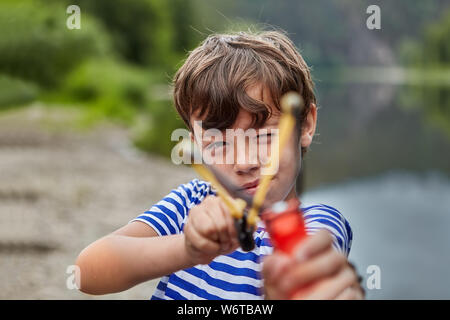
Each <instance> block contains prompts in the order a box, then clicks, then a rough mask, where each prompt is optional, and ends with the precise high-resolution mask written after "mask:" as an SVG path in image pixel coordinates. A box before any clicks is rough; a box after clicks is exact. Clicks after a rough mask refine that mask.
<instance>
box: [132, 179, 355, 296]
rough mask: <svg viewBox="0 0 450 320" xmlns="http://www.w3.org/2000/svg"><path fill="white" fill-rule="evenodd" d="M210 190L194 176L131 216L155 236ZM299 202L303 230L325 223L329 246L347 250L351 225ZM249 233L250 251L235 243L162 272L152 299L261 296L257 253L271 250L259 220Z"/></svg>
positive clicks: (169, 229)
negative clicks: (207, 258)
mask: <svg viewBox="0 0 450 320" xmlns="http://www.w3.org/2000/svg"><path fill="white" fill-rule="evenodd" d="M214 194H215V192H214V191H213V190H212V188H211V185H210V183H208V182H205V181H201V180H198V179H194V180H192V181H190V182H189V183H186V184H182V185H180V186H179V187H178V188H177V189H174V190H172V191H171V192H170V193H169V194H168V195H167V196H166V197H164V198H163V199H162V200H161V201H159V202H158V203H156V204H155V205H154V206H152V207H151V208H150V210H148V211H146V212H145V213H143V214H141V215H139V216H138V217H137V218H135V219H133V220H132V221H142V222H144V223H146V224H148V225H149V226H150V227H152V228H153V229H154V230H155V231H156V232H157V233H158V235H160V236H165V235H173V234H179V233H182V232H183V228H184V225H185V223H186V221H187V216H188V214H189V210H190V209H191V208H192V207H194V206H196V205H198V204H199V203H200V202H202V200H203V199H205V197H207V196H208V195H214ZM301 208H302V210H303V213H304V220H305V225H306V230H307V233H308V234H313V233H315V232H316V231H318V230H319V229H328V230H329V231H330V232H331V233H332V234H333V235H334V242H333V246H334V248H335V249H336V250H338V251H340V252H342V253H343V254H345V255H347V256H348V254H349V252H350V247H351V242H352V230H351V228H350V225H349V224H348V222H347V221H346V220H345V218H344V217H343V216H342V214H341V213H340V212H339V211H338V210H336V209H335V208H333V207H330V206H326V205H323V204H319V205H313V206H308V207H303V206H302V207H301ZM132 221H130V222H132ZM254 239H255V244H256V245H255V248H254V249H253V250H252V251H250V252H245V251H243V250H241V249H240V248H239V249H237V250H236V251H234V252H232V253H231V254H228V255H221V256H218V257H216V258H215V259H214V260H213V261H212V262H211V263H209V264H204V265H197V266H195V267H192V268H189V269H185V270H180V271H177V272H175V273H172V274H170V275H167V276H164V277H162V278H161V281H160V282H159V284H158V286H157V288H156V291H155V292H154V294H153V296H152V299H176V300H180V299H214V300H220V299H227V300H238V299H239V300H247V299H263V298H264V295H263V291H264V290H263V280H262V279H261V275H260V273H261V270H262V257H264V256H266V255H269V254H271V253H272V251H273V247H272V245H271V243H270V239H269V235H268V233H267V231H266V230H265V228H264V224H263V222H259V223H258V226H257V228H256V230H255V232H254Z"/></svg>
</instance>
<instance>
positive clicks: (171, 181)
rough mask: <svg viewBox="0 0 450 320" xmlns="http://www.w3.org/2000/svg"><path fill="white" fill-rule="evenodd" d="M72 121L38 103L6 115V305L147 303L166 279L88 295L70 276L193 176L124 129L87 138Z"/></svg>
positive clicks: (2, 154) (2, 209)
mask: <svg viewBox="0 0 450 320" xmlns="http://www.w3.org/2000/svg"><path fill="white" fill-rule="evenodd" d="M71 119H72V116H71V115H70V114H69V113H67V112H66V111H64V112H61V111H59V110H50V111H49V110H48V109H46V108H43V107H40V106H39V105H35V106H33V107H30V108H27V109H22V110H20V111H18V112H17V111H15V112H13V113H11V112H8V113H6V114H0V286H1V289H2V290H0V299H105V298H107V299H148V298H149V297H150V296H151V295H152V293H153V290H154V287H155V285H156V283H157V280H153V281H149V282H147V283H143V284H141V285H138V286H136V287H134V288H132V289H130V290H128V291H125V292H122V293H117V294H111V295H104V296H89V295H85V294H83V293H81V292H79V291H78V290H76V289H69V288H68V286H67V282H69V283H70V282H71V281H70V280H71V275H72V274H71V273H67V270H68V268H70V265H73V264H74V261H75V259H76V257H77V255H78V254H79V252H80V251H81V250H82V249H83V248H84V247H86V246H87V245H89V244H90V243H91V242H93V241H95V240H96V239H99V238H100V237H102V236H104V235H106V234H108V233H110V232H112V231H114V230H115V229H117V228H119V227H121V226H123V225H124V224H126V223H127V222H128V221H129V220H131V219H132V218H134V217H135V216H137V215H138V214H140V213H141V212H143V211H145V210H146V209H147V208H149V207H150V206H151V205H152V204H153V203H154V202H156V201H158V200H159V199H160V198H161V197H163V196H164V195H165V194H167V193H168V192H169V191H170V190H171V189H172V188H173V187H175V186H177V185H178V184H180V183H184V182H186V181H188V180H189V179H191V178H192V177H194V173H193V172H192V171H191V169H189V168H186V167H179V166H175V165H173V164H171V163H170V162H169V161H167V160H165V159H161V158H158V157H150V156H148V155H144V154H142V153H140V152H138V151H137V150H135V149H134V148H133V147H132V146H131V145H130V139H129V138H128V134H127V132H125V131H124V130H122V129H120V128H118V127H115V126H112V125H103V126H99V127H97V128H96V129H95V130H91V131H89V132H86V131H84V132H83V131H80V130H74V129H70V128H71V125H69V123H70V121H71ZM68 128H69V129H68ZM69 271H70V270H69Z"/></svg>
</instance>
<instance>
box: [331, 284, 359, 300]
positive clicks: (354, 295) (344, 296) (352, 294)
mask: <svg viewBox="0 0 450 320" xmlns="http://www.w3.org/2000/svg"><path fill="white" fill-rule="evenodd" d="M357 299H358V292H357V291H356V289H355V288H353V287H348V288H345V289H344V291H342V292H341V293H340V294H338V295H337V297H336V298H335V300H357Z"/></svg>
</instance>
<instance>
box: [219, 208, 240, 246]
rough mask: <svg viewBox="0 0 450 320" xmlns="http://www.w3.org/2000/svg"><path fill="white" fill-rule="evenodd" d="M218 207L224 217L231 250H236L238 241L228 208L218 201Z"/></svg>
mask: <svg viewBox="0 0 450 320" xmlns="http://www.w3.org/2000/svg"><path fill="white" fill-rule="evenodd" d="M220 205H221V207H222V211H221V212H222V215H223V217H224V220H225V224H226V226H227V233H228V237H229V239H230V242H231V248H232V249H234V250H235V249H237V248H238V247H239V241H238V234H237V231H236V226H235V224H234V221H235V220H234V218H233V217H232V216H231V214H230V212H229V210H228V208H227V207H226V205H225V204H224V203H223V202H222V201H220Z"/></svg>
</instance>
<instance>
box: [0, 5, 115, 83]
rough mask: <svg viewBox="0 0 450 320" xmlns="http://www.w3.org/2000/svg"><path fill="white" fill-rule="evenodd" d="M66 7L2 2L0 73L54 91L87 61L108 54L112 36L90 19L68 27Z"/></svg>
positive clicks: (0, 8)
mask: <svg viewBox="0 0 450 320" xmlns="http://www.w3.org/2000/svg"><path fill="white" fill-rule="evenodd" d="M66 17H67V14H66V11H65V7H63V6H60V5H57V4H56V3H55V4H52V5H48V4H44V3H43V2H40V1H20V2H13V1H4V2H1V3H0V30H1V36H0V52H1V54H0V73H5V74H9V75H12V76H14V77H18V78H22V79H25V80H29V81H33V82H36V83H38V84H39V85H41V86H44V87H47V88H50V87H52V86H54V85H56V84H58V82H59V81H60V80H61V79H62V78H63V77H64V75H65V74H66V73H67V72H69V71H70V70H71V69H72V68H73V67H75V66H76V65H77V64H78V63H80V62H81V61H82V60H83V59H85V58H86V57H89V56H93V55H102V54H104V53H106V52H108V36H107V34H106V33H105V32H104V31H103V30H102V28H101V27H100V26H99V25H98V24H96V23H95V21H94V20H92V19H90V18H89V17H88V16H86V17H84V19H83V26H82V28H81V29H80V30H76V31H74V30H69V29H68V28H67V27H66Z"/></svg>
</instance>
